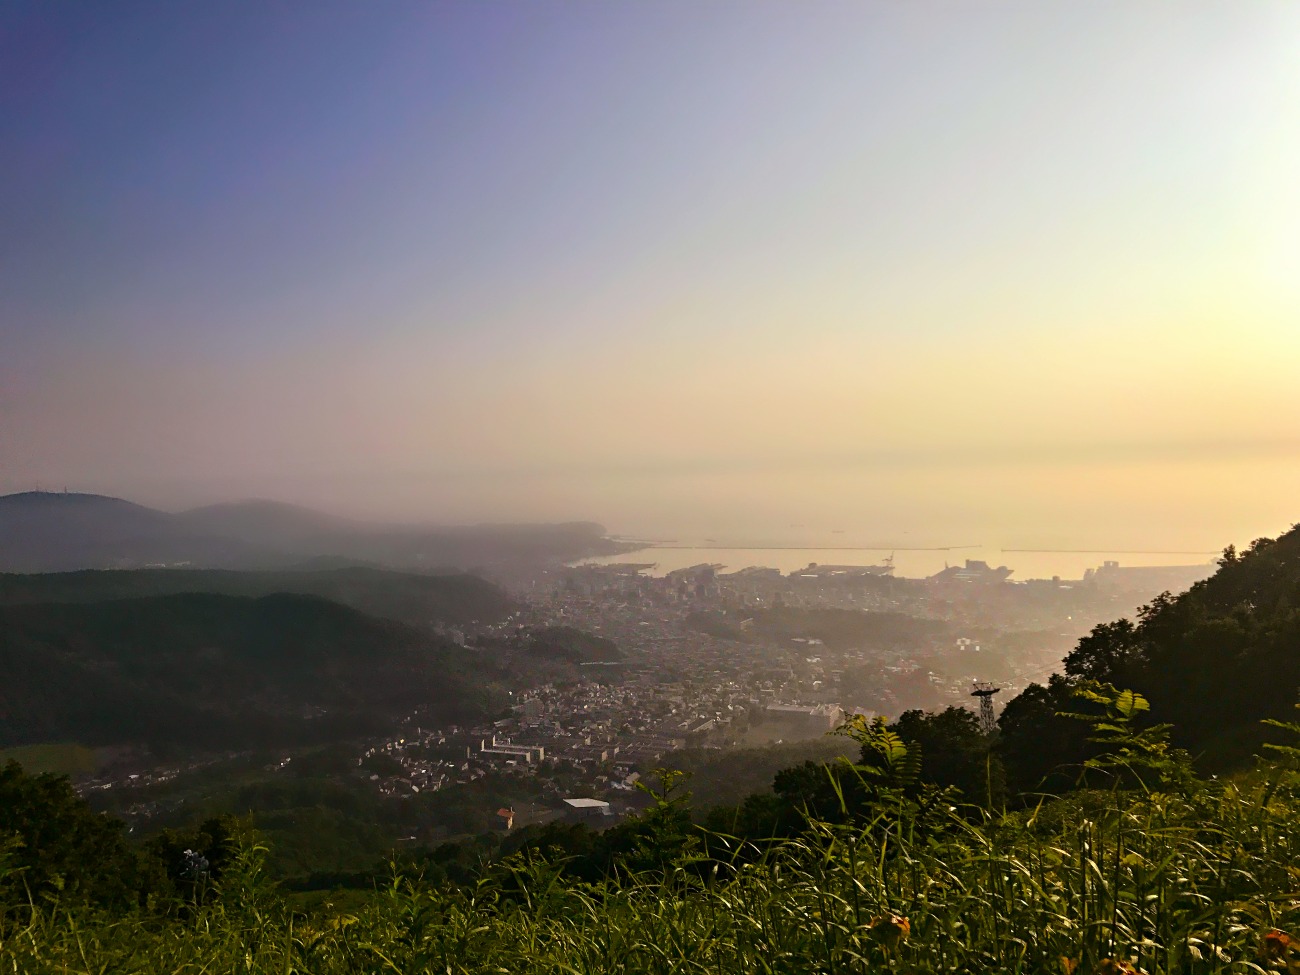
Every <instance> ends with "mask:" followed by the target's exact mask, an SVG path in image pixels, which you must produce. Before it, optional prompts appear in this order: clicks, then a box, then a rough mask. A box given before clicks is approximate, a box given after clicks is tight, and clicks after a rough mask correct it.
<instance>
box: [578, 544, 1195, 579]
mask: <svg viewBox="0 0 1300 975" xmlns="http://www.w3.org/2000/svg"><path fill="white" fill-rule="evenodd" d="M891 554H892V555H893V557H894V574H895V575H898V576H904V577H908V578H924V577H926V576H931V575H934V574H935V573H936V572H939V571H940V570H941V569H943V567H944V565H961V564H963V563H964V562H965V560H966V559H982V560H983V561H985V562H987V563H989V565H992V566H999V565H1005V566H1008V567H1010V568H1011V569H1014V570H1015V572H1014V574H1013V575H1012V576H1011V578H1012V579H1013V580H1015V579H1022V580H1023V579H1050V578H1051V577H1052V576H1060V577H1061V578H1062V579H1079V578H1082V577H1083V574H1084V572H1085V571H1086V570H1088V569H1095V568H1096V567H1097V566H1099V565H1101V564H1102V562H1104V561H1106V560H1107V559H1113V560H1115V561H1117V562H1119V564H1120V565H1199V564H1203V563H1208V562H1211V561H1212V560H1213V559H1214V558H1215V556H1216V555H1217V553H1215V554H1211V553H1208V552H1207V553H1186V552H1183V553H1178V552H1016V551H1008V550H1003V549H989V548H961V549H956V548H954V549H947V550H939V551H933V550H930V551H900V550H897V549H895V550H892V551H891V550H890V549H879V548H784V547H783V548H724V547H715V546H656V547H651V548H644V549H640V550H638V551H636V552H627V553H624V554H622V555H612V556H608V557H605V558H600V559H591V560H590V561H592V562H597V563H600V564H604V565H610V564H628V563H654V565H655V568H654V569H652V570H650V571H651V574H653V575H664V574H665V573H668V572H671V571H673V570H674V569H684V568H687V567H689V566H692V565H699V564H701V563H718V564H721V565H722V566H723V567H724V568H723V570H722V571H724V572H735V571H736V570H738V569H743V568H745V567H747V566H751V565H761V566H769V567H771V568H774V569H780V570H781V571H782V572H793V571H794V570H795V569H802V568H803V567H805V566H806V565H808V564H809V563H810V562H816V563H818V564H819V565H878V564H880V563H881V562H883V561H884V560H885V559H886V558H888V557H889V556H890V555H891Z"/></svg>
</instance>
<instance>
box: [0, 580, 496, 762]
mask: <svg viewBox="0 0 1300 975" xmlns="http://www.w3.org/2000/svg"><path fill="white" fill-rule="evenodd" d="M461 654H463V651H462V650H461V649H460V648H457V647H454V646H452V645H450V644H447V643H444V642H442V641H440V640H438V639H436V638H434V637H432V636H429V635H426V634H422V633H419V632H417V631H416V630H414V629H411V628H410V627H406V626H403V625H401V624H398V623H394V622H390V621H387V620H377V619H374V618H373V617H369V616H366V615H364V614H362V613H359V612H357V611H356V610H353V609H350V608H348V607H345V606H341V605H339V604H337V603H331V602H328V601H326V600H323V599H318V598H314V597H309V596H297V595H274V596H265V597H262V598H259V599H248V598H242V597H234V596H222V595H212V594H188V595H175V596H161V597H155V598H150V599H130V600H117V601H113V602H105V603H89V604H68V603H65V604H34V605H21V606H7V607H3V608H0V745H14V744H26V743H34V742H41V741H77V742H80V743H83V744H92V745H105V744H127V743H130V744H137V743H142V744H146V745H148V746H150V747H152V748H154V749H156V750H166V749H174V748H184V749H194V748H238V747H244V746H250V745H258V746H271V745H276V744H287V743H307V742H316V741H326V740H331V739H334V738H337V737H339V736H343V735H354V734H358V733H361V732H363V731H368V730H372V729H374V728H376V727H380V726H387V725H389V724H391V721H392V718H393V716H394V715H396V714H399V713H409V712H410V711H411V710H412V709H413V708H417V707H426V706H427V707H430V708H432V709H433V711H434V713H435V714H436V715H438V716H440V717H441V718H443V719H445V720H452V719H455V718H461V719H465V718H470V717H475V716H478V715H480V714H481V713H482V708H483V706H484V703H485V699H484V692H483V689H482V688H481V686H478V685H476V683H475V682H474V681H471V680H469V679H467V678H466V676H465V673H466V667H465V662H464V660H463V659H462V657H461V656H460V655H461Z"/></svg>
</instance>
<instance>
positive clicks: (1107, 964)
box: [1096, 958, 1142, 975]
mask: <svg viewBox="0 0 1300 975" xmlns="http://www.w3.org/2000/svg"><path fill="white" fill-rule="evenodd" d="M1096 975H1142V971H1141V969H1139V968H1138V967H1137V966H1136V965H1134V964H1133V963H1132V962H1129V961H1120V960H1119V959H1116V958H1103V959H1102V960H1101V961H1100V962H1098V963H1097V973H1096Z"/></svg>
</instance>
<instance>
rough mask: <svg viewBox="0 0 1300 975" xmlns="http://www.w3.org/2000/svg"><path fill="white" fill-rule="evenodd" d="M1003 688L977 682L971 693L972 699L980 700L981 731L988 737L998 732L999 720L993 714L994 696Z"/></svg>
mask: <svg viewBox="0 0 1300 975" xmlns="http://www.w3.org/2000/svg"><path fill="white" fill-rule="evenodd" d="M1000 690H1002V688H1000V687H998V686H997V685H996V684H989V683H987V682H986V681H978V680H977V681H975V687H974V689H973V690H972V691H971V692H970V696H971V697H978V698H979V699H980V731H982V732H984V734H986V735H991V734H993V732H995V731H997V730H998V719H997V716H996V715H994V714H993V695H994V694H996V693H997V692H998V691H1000Z"/></svg>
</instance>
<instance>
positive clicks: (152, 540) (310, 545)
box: [0, 491, 625, 572]
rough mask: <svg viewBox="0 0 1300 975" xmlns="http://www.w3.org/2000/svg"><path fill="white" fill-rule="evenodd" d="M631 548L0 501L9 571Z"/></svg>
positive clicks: (261, 506) (577, 528) (279, 508)
mask: <svg viewBox="0 0 1300 975" xmlns="http://www.w3.org/2000/svg"><path fill="white" fill-rule="evenodd" d="M624 547H625V546H622V545H620V543H617V542H614V541H611V540H610V539H608V538H606V537H605V529H604V528H603V527H601V526H600V525H598V524H595V523H592V522H569V523H562V524H539V525H490V524H489V525H467V526H451V527H426V526H403V525H384V524H371V523H366V522H359V521H352V520H349V519H346V518H337V517H334V516H332V515H327V514H323V513H321V512H317V511H313V510H311V509H309V508H302V507H299V506H296V505H291V504H284V503H281V502H275V501H242V502H233V503H228V504H218V505H209V506H207V507H203V508H195V509H192V510H190V511H184V512H180V513H177V514H172V513H169V512H165V511H159V510H156V509H153V508H147V507H144V506H142V505H138V504H135V503H133V502H130V501H126V500H123V499H121V498H112V497H107V496H104V495H97V494H78V493H56V492H49V491H28V492H24V493H20V494H9V495H4V496H0V571H3V572H66V571H74V570H78V569H115V568H122V569H125V568H132V569H134V568H142V567H148V566H178V565H179V566H192V567H198V568H225V569H283V568H290V567H293V566H295V565H299V564H302V563H310V562H313V561H319V560H328V561H329V562H330V563H331V564H336V565H337V564H354V565H355V564H367V563H369V564H374V565H381V566H388V567H397V568H407V569H419V570H434V569H445V568H460V569H467V568H474V567H479V566H490V565H494V564H501V563H508V562H520V561H533V562H555V561H572V560H574V559H580V558H585V557H587V556H591V555H601V554H610V553H613V552H617V551H621V550H622V549H623V548H624Z"/></svg>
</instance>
